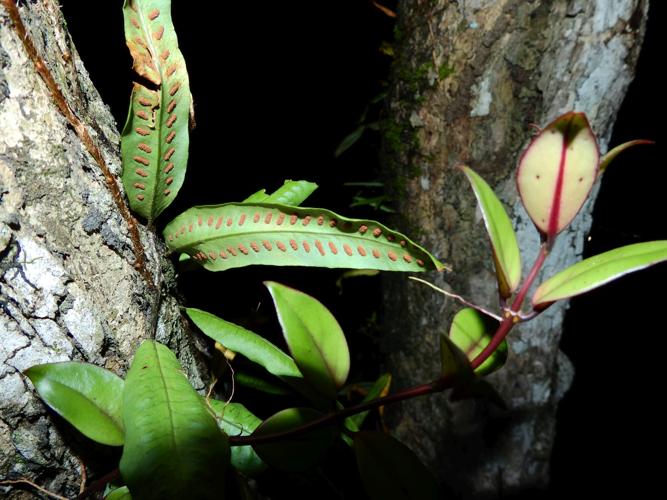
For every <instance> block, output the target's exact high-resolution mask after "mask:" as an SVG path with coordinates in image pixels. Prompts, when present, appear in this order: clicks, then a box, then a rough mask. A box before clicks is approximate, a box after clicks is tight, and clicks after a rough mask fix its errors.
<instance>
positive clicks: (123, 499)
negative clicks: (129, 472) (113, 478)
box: [104, 486, 132, 500]
mask: <svg viewBox="0 0 667 500" xmlns="http://www.w3.org/2000/svg"><path fill="white" fill-rule="evenodd" d="M104 500H132V495H130V490H129V488H128V487H127V486H121V487H120V488H116V489H115V490H113V491H112V492H111V493H109V494H108V495H106V496H105V497H104Z"/></svg>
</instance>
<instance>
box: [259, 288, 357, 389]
mask: <svg viewBox="0 0 667 500" xmlns="http://www.w3.org/2000/svg"><path fill="white" fill-rule="evenodd" d="M265 285H266V286H267V288H268V289H269V292H270V293H271V297H272V298H273V302H274V304H275V307H276V312H277V314H278V320H279V321H280V326H281V327H282V330H283V335H284V336H285V340H286V341H287V345H288V347H289V349H290V352H291V353H292V356H293V357H294V361H295V362H296V364H297V366H298V367H299V369H300V370H301V373H302V374H303V377H304V378H305V379H306V381H307V382H308V383H309V384H310V385H312V386H313V387H314V388H315V389H317V390H318V392H320V393H321V394H322V395H324V396H326V397H328V398H330V399H335V398H336V393H337V392H338V389H340V388H341V387H342V386H343V384H345V381H346V380H347V376H348V374H349V372H350V352H349V350H348V347H347V341H346V340H345V334H344V333H343V330H342V329H341V328H340V325H339V324H338V322H337V321H336V319H335V318H334V317H333V314H331V313H330V312H329V310H328V309H327V308H326V307H324V306H323V305H322V304H321V303H320V302H318V301H317V300H316V299H314V298H313V297H311V296H309V295H306V294H305V293H303V292H299V291H298V290H294V289H293V288H289V287H286V286H284V285H281V284H279V283H275V282H272V281H268V282H266V283H265Z"/></svg>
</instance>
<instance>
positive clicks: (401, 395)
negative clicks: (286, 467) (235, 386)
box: [229, 377, 452, 446]
mask: <svg viewBox="0 0 667 500" xmlns="http://www.w3.org/2000/svg"><path fill="white" fill-rule="evenodd" d="M451 383H452V381H451V380H449V379H448V378H444V377H443V378H440V379H438V380H435V381H433V382H429V383H427V384H421V385H416V386H414V387H410V388H408V389H404V390H402V391H399V392H397V393H395V394H390V395H389V396H385V397H383V398H378V399H374V400H373V401H368V402H367V403H361V404H358V405H355V406H350V407H349V408H345V409H343V410H340V411H338V412H336V413H329V414H327V415H323V416H321V417H320V418H318V419H316V420H311V421H310V422H307V423H305V424H303V425H301V426H299V427H295V428H294V429H289V430H287V431H282V432H276V433H273V434H265V435H263V436H252V435H251V436H230V437H229V444H230V445H231V446H246V445H250V444H253V445H254V444H262V443H272V442H274V441H279V440H281V439H286V438H290V437H294V436H298V435H299V434H303V433H304V432H308V431H312V430H314V429H317V428H319V427H324V426H325V425H328V424H333V423H334V422H335V421H337V420H340V419H343V418H346V417H349V416H350V415H355V414H357V413H361V412H363V411H368V410H372V409H373V408H377V407H379V406H384V405H387V404H391V403H397V402H399V401H403V400H404V399H410V398H414V397H417V396H423V395H425V394H432V393H434V392H440V391H444V390H445V389H448V388H449V387H450V386H451Z"/></svg>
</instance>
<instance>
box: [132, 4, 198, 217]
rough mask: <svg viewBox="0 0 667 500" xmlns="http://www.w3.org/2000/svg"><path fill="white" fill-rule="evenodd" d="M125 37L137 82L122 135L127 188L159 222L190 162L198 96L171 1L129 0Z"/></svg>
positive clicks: (138, 207) (141, 210) (138, 208)
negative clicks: (191, 126)
mask: <svg viewBox="0 0 667 500" xmlns="http://www.w3.org/2000/svg"><path fill="white" fill-rule="evenodd" d="M123 15H124V18H125V38H126V42H127V46H128V48H129V49H130V54H131V55H132V59H133V61H134V66H133V68H134V70H135V71H136V73H137V74H139V75H140V76H142V77H143V78H145V79H146V80H148V81H149V82H150V84H148V86H147V85H144V83H142V81H141V80H140V81H138V82H135V83H134V86H133V88H132V96H131V102H130V110H129V113H128V116H127V121H126V122H125V127H124V128H123V133H122V136H121V154H122V159H123V174H122V179H123V186H124V187H125V191H126V192H127V196H128V199H129V202H130V208H132V210H133V211H134V212H136V213H138V214H139V215H141V216H142V217H145V218H146V219H148V220H153V219H155V218H156V217H157V216H158V215H159V214H160V212H162V211H163V210H164V209H165V208H167V206H169V204H171V202H172V201H173V200H174V198H175V197H176V193H178V191H179V189H180V188H181V185H182V184H183V179H184V177H185V169H186V164H187V161H188V146H189V131H188V127H189V120H190V109H191V106H192V97H191V95H190V86H189V82H188V73H187V70H186V68H185V60H184V59H183V55H182V54H181V51H180V50H179V48H178V40H177V39H176V32H175V31H174V26H173V24H172V20H171V0H125V3H124V5H123Z"/></svg>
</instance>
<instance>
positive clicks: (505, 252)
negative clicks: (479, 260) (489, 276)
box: [462, 167, 521, 298]
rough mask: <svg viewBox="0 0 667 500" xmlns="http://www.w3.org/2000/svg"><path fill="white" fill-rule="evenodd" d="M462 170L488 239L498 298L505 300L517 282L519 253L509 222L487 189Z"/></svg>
mask: <svg viewBox="0 0 667 500" xmlns="http://www.w3.org/2000/svg"><path fill="white" fill-rule="evenodd" d="M462 170H463V172H464V173H465V174H466V176H467V177H468V180H469V181H470V184H471V185H472V188H473V190H474V192H475V196H476V197H477V203H479V207H480V209H481V211H482V217H483V218H484V224H485V225H486V231H487V232H488V233H489V238H490V239H491V249H492V250H493V260H494V262H495V264H496V275H497V277H498V289H499V290H500V295H501V296H502V297H503V298H507V297H509V296H510V295H511V294H512V292H514V290H516V288H517V287H518V286H519V282H520V281H521V253H520V252H519V244H518V243H517V240H516V234H515V233H514V228H513V227H512V221H511V220H510V218H509V217H508V215H507V212H505V208H504V207H503V204H502V202H501V201H500V200H499V199H498V197H497V196H496V195H495V193H494V192H493V189H491V186H489V185H488V184H487V183H486V181H485V180H484V179H482V178H481V177H480V176H479V175H477V173H476V172H474V171H473V170H471V169H470V168H468V167H462Z"/></svg>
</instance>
